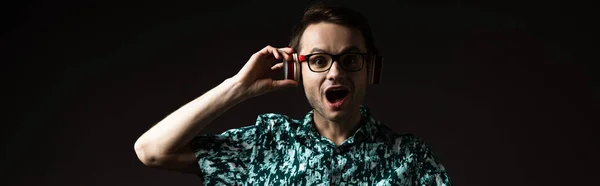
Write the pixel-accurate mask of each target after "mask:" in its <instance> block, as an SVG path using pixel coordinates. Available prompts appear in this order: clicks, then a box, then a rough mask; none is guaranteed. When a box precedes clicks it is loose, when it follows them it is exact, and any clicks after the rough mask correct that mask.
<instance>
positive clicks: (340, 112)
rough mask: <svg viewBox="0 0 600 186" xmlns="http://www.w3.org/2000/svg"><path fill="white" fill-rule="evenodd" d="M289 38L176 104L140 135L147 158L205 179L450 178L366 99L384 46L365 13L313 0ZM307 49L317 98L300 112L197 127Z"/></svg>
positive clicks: (435, 181)
mask: <svg viewBox="0 0 600 186" xmlns="http://www.w3.org/2000/svg"><path fill="white" fill-rule="evenodd" d="M290 45H291V47H286V48H274V47H271V46H267V47H265V48H263V49H262V50H260V51H258V52H257V53H255V54H254V55H252V56H251V57H250V60H249V61H248V62H247V63H246V64H245V65H244V66H243V68H242V69H241V70H240V71H239V72H238V73H237V74H236V75H235V76H233V77H231V78H228V79H226V80H225V81H223V82H222V83H221V84H220V85H218V86H217V87H215V88H213V89H211V90H210V91H208V92H206V93H205V94H204V95H202V96H200V97H198V98H197V99H195V100H193V101H191V102H189V103H188V104H186V105H184V106H183V107H181V108H179V109H178V110H176V111H175V112H173V113H172V114H170V115H169V116H167V117H166V118H165V119H163V120H162V121H160V122H159V123H158V124H156V125H155V126H154V127H152V128H151V129H150V130H148V131H147V132H146V133H144V134H143V135H142V136H141V137H140V138H139V139H138V140H137V141H136V143H135V151H136V153H137V155H138V157H139V159H140V160H141V161H142V162H143V163H144V164H145V165H147V166H150V167H158V168H164V169H170V170H176V171H181V172H188V173H195V174H198V175H199V176H201V177H202V178H203V181H204V183H205V184H207V185H257V184H260V185H340V184H341V185H346V184H348V185H451V184H452V183H451V181H450V179H449V177H448V174H447V173H446V171H445V169H444V167H443V166H442V165H441V164H440V163H439V162H438V161H437V160H436V159H435V158H434V156H433V154H432V152H431V150H430V149H429V148H428V146H427V145H426V144H425V143H424V142H423V141H422V140H420V139H419V138H417V137H415V136H412V135H409V134H398V133H395V132H394V131H392V130H391V129H390V128H388V127H386V126H385V125H383V124H382V123H380V122H379V121H377V120H376V119H375V118H374V117H373V116H372V115H371V114H370V112H369V108H367V107H366V106H363V105H362V103H363V99H364V97H365V91H366V88H367V84H368V75H369V72H368V70H369V68H371V67H370V66H369V64H370V63H371V62H373V60H372V59H373V58H374V55H376V54H377V49H376V47H375V45H374V42H373V37H372V35H371V31H370V28H369V26H368V24H367V21H366V19H365V18H364V17H363V16H362V15H361V14H359V13H357V12H354V11H351V10H348V9H345V8H342V7H332V6H331V7H330V6H325V5H315V6H312V7H310V8H309V9H307V11H306V12H305V14H304V17H303V18H302V22H301V24H300V25H299V26H298V27H297V28H296V29H295V31H294V33H293V36H292V40H291V44H290ZM294 53H297V54H298V55H302V56H303V57H302V58H303V59H305V60H303V61H301V62H300V65H301V75H302V83H303V86H304V91H305V94H306V97H307V99H308V101H309V103H310V105H311V106H312V107H313V110H311V111H310V112H308V113H307V114H306V116H305V118H303V119H301V120H296V119H292V118H289V117H287V116H285V115H281V114H273V113H270V114H263V115H259V116H258V118H257V120H256V124H255V125H251V126H246V127H242V128H238V129H230V130H228V131H226V132H224V133H222V134H220V135H206V134H205V135H198V133H200V132H201V130H202V128H204V127H205V126H206V125H208V124H209V123H210V122H211V121H212V120H214V119H215V118H216V117H217V116H219V115H220V114H222V113H223V112H225V111H226V110H228V109H229V108H231V107H233V106H234V105H236V104H237V103H240V102H242V101H244V100H247V99H249V98H252V97H255V96H258V95H262V94H265V93H267V92H269V91H273V90H276V89H280V88H284V87H294V86H297V85H298V83H299V82H296V81H294V80H289V79H287V80H275V79H272V78H269V76H268V74H269V73H272V72H274V71H277V70H281V68H282V66H283V65H282V63H278V64H276V65H272V64H273V63H274V62H276V61H282V60H285V61H292V60H293V54H294Z"/></svg>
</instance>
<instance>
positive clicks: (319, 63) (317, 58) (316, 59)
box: [309, 55, 329, 67]
mask: <svg viewBox="0 0 600 186" xmlns="http://www.w3.org/2000/svg"><path fill="white" fill-rule="evenodd" d="M309 62H310V65H312V66H315V67H323V66H327V63H329V59H328V58H326V57H325V56H323V55H314V56H312V57H311V58H310V60H309Z"/></svg>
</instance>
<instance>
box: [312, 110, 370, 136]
mask: <svg viewBox="0 0 600 186" xmlns="http://www.w3.org/2000/svg"><path fill="white" fill-rule="evenodd" d="M313 114H314V110H311V111H309V112H308V113H307V114H306V115H305V116H304V121H303V123H302V124H303V130H304V132H306V133H307V134H308V137H309V138H310V140H321V139H322V138H323V137H322V136H321V135H320V134H319V133H318V132H317V129H316V128H315V125H314V120H313ZM360 114H361V120H360V124H359V125H360V127H359V128H358V130H357V131H356V132H355V133H354V134H353V135H352V136H350V137H349V138H348V139H347V141H346V142H345V143H354V142H355V141H361V138H366V139H368V140H369V141H374V140H375V137H376V136H377V133H378V125H381V123H380V122H379V121H377V120H376V119H375V118H374V117H373V116H372V115H371V111H370V109H369V107H367V106H365V105H361V106H360ZM359 136H360V137H359Z"/></svg>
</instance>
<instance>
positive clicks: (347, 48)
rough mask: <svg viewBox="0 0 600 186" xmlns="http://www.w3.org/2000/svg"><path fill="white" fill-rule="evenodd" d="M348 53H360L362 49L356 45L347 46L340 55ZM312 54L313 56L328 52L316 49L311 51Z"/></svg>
mask: <svg viewBox="0 0 600 186" xmlns="http://www.w3.org/2000/svg"><path fill="white" fill-rule="evenodd" d="M346 52H360V49H359V48H358V47H356V46H354V45H350V46H347V47H346V48H344V49H343V50H342V52H340V54H343V53H346ZM310 53H311V54H312V53H327V51H325V50H323V49H320V48H317V47H315V48H313V49H312V50H310Z"/></svg>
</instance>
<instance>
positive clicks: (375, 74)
mask: <svg viewBox="0 0 600 186" xmlns="http://www.w3.org/2000/svg"><path fill="white" fill-rule="evenodd" d="M370 62H371V63H370V64H369V71H368V72H369V73H368V76H369V84H381V77H382V69H383V57H382V56H380V55H373V58H372V59H371V60H370Z"/></svg>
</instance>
